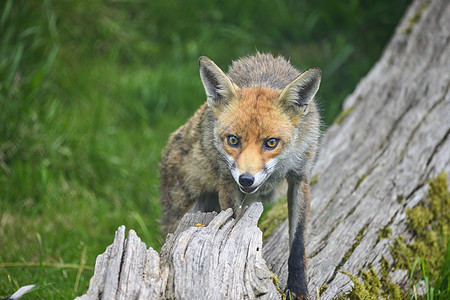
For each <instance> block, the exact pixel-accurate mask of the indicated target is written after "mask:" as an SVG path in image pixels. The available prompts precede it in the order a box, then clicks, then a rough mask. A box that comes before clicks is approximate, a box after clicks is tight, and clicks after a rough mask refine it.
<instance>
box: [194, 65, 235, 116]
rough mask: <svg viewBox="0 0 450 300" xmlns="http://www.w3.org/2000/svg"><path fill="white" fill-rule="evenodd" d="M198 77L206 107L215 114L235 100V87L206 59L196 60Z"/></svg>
mask: <svg viewBox="0 0 450 300" xmlns="http://www.w3.org/2000/svg"><path fill="white" fill-rule="evenodd" d="M198 64H199V68H200V77H201V79H202V83H203V87H204V88H205V92H206V102H207V104H208V106H209V107H210V108H211V109H212V110H213V111H214V112H216V111H217V110H218V109H220V108H221V107H223V106H224V105H226V104H228V103H229V102H230V101H232V100H234V99H235V98H236V90H235V87H234V86H235V85H233V83H232V82H231V80H230V79H229V78H228V76H227V75H226V74H225V73H224V72H223V71H222V70H221V69H220V68H219V67H218V66H217V65H216V64H215V63H214V62H213V61H212V60H211V59H209V58H208V57H206V56H202V57H200V58H199V60H198Z"/></svg>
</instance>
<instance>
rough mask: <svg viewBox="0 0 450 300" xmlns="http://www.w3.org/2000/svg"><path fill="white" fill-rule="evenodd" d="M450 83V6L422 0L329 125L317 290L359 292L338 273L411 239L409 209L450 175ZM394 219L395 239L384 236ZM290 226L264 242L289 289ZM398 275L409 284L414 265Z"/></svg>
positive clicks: (313, 248) (314, 272)
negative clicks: (429, 183) (381, 232)
mask: <svg viewBox="0 0 450 300" xmlns="http://www.w3.org/2000/svg"><path fill="white" fill-rule="evenodd" d="M449 88H450V2H449V1H447V0H436V1H425V0H417V1H414V3H413V4H412V5H411V6H410V8H409V9H408V11H407V13H406V15H405V16H404V17H403V20H402V21H401V23H400V25H399V26H398V27H397V29H396V32H395V35H394V37H393V38H392V40H391V42H390V43H389V45H388V47H387V48H386V49H385V52H384V54H383V56H382V58H381V59H380V60H379V62H378V63H377V64H376V65H375V66H374V67H373V69H372V70H371V71H370V73H369V74H368V75H367V76H366V77H365V78H364V79H363V80H361V82H360V83H359V85H358V87H357V88H356V90H355V91H354V92H353V94H351V95H350V96H349V97H348V98H347V99H346V101H345V104H344V111H347V112H350V113H349V114H348V115H347V116H346V117H345V118H344V119H343V120H342V122H341V123H340V124H335V125H333V126H331V127H330V128H329V129H328V130H327V132H326V135H325V136H324V138H323V146H322V148H321V153H320V155H319V159H318V162H317V164H316V166H315V168H314V170H313V174H314V175H316V176H317V178H318V181H317V183H316V184H315V185H314V186H313V187H312V192H311V216H310V221H309V224H308V226H309V228H308V234H307V249H306V252H307V254H308V279H309V280H308V281H309V290H310V291H311V292H312V291H315V290H316V288H317V287H319V288H320V287H321V286H324V285H327V286H328V289H327V290H326V292H325V293H324V294H323V295H322V296H321V299H330V298H332V297H333V296H335V295H336V294H338V293H341V292H343V291H348V290H349V289H351V286H352V284H351V282H350V280H349V277H348V276H346V275H344V274H342V273H340V272H338V271H339V270H344V271H347V272H350V273H353V274H358V272H359V270H360V269H361V268H362V269H364V268H366V267H368V266H370V265H371V266H374V267H375V268H376V269H377V271H380V259H381V256H382V255H385V256H386V258H387V259H388V260H389V261H390V262H392V258H391V257H390V256H389V245H391V244H392V243H393V239H394V238H395V237H397V236H399V235H400V234H403V235H405V234H406V235H407V229H406V224H405V219H406V214H405V209H406V208H410V207H414V206H416V205H417V204H418V201H420V200H421V199H424V197H425V195H426V194H427V184H426V182H427V181H428V180H429V179H430V178H433V177H436V176H437V175H438V174H439V173H440V172H442V171H446V172H447V173H448V174H450V137H449V134H450V92H449ZM388 224H389V227H390V229H391V230H392V235H391V237H390V238H388V239H381V240H378V235H379V230H380V229H382V228H384V227H385V226H387V225H388ZM287 230H288V227H287V223H286V222H285V223H284V224H282V225H281V227H280V228H278V229H277V231H276V232H275V233H274V234H272V236H271V237H269V238H268V239H267V240H266V241H265V244H264V248H263V250H264V258H265V259H266V261H267V263H268V265H269V266H270V267H271V268H272V271H273V272H275V273H276V274H278V276H279V278H280V279H281V281H282V283H283V284H282V286H283V287H284V286H285V283H286V278H287V268H286V261H287V257H288V252H287V240H288V234H287ZM358 233H362V239H361V241H360V243H359V244H358V246H357V247H356V248H355V249H354V250H353V252H351V250H350V249H351V248H352V246H353V245H354V244H355V239H356V237H357V235H358ZM406 237H407V238H411V237H410V236H409V237H408V236H406ZM280 241H281V242H280ZM280 243H282V246H281V248H282V250H281V251H280ZM349 251H350V252H349ZM345 254H347V255H348V254H350V255H349V256H348V257H345V259H344V256H345ZM390 275H391V276H392V277H393V279H394V281H395V282H396V283H400V284H406V282H407V274H406V271H396V272H393V270H391V273H390Z"/></svg>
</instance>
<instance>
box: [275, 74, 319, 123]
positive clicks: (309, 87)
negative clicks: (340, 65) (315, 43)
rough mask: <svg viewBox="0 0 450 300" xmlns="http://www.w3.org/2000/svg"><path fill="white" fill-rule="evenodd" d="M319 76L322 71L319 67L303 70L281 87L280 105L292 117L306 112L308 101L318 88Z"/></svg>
mask: <svg viewBox="0 0 450 300" xmlns="http://www.w3.org/2000/svg"><path fill="white" fill-rule="evenodd" d="M321 78H322V71H321V70H320V69H319V68H312V69H309V70H307V71H305V72H303V73H302V74H300V75H299V76H298V77H297V78H295V79H294V80H293V81H292V82H291V83H290V84H288V85H287V86H286V87H285V88H284V89H283V91H282V92H281V95H280V97H279V103H280V105H281V106H282V107H283V108H284V109H285V110H286V111H288V112H290V113H292V115H293V117H294V116H295V117H300V116H301V115H305V114H307V113H308V110H309V103H310V102H311V100H312V99H313V98H314V96H315V95H316V93H317V91H318V90H319V86H320V79H321Z"/></svg>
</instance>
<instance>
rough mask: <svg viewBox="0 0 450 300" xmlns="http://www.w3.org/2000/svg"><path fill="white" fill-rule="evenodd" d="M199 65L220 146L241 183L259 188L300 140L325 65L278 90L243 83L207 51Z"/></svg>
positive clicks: (249, 189) (247, 190) (246, 187)
mask: <svg viewBox="0 0 450 300" xmlns="http://www.w3.org/2000/svg"><path fill="white" fill-rule="evenodd" d="M199 66H200V77H201V80H202V83H203V86H204V88H205V92H206V98H207V105H208V107H209V108H210V109H211V110H212V111H213V113H214V116H215V119H216V122H215V128H214V136H215V146H216V148H217V149H218V151H219V152H220V153H221V154H222V155H223V157H224V158H225V160H226V161H227V165H228V168H229V170H230V172H231V175H232V176H233V178H234V180H235V181H236V183H237V185H238V186H239V189H240V190H241V191H242V192H243V193H246V194H251V193H254V192H256V191H257V190H258V189H259V188H260V187H261V186H262V184H263V183H264V182H265V181H266V180H267V179H268V178H269V177H270V175H271V174H272V173H273V171H274V170H275V166H276V165H277V164H278V163H279V162H280V161H281V160H282V159H283V158H284V157H285V156H286V154H287V153H288V152H289V149H290V147H291V146H292V145H294V143H295V142H296V139H297V138H298V137H297V135H298V134H297V130H296V129H297V127H298V126H299V123H300V120H301V118H302V116H304V115H306V114H308V111H309V108H310V105H311V101H312V100H313V98H314V96H315V94H316V93H317V90H318V89H319V85H320V79H321V71H320V69H318V68H313V69H309V70H307V71H305V72H303V73H301V74H300V75H299V76H298V77H297V78H295V79H294V80H293V81H292V82H291V83H289V84H288V85H287V86H286V87H285V88H284V89H283V90H276V89H272V88H269V87H263V86H261V87H245V88H240V87H238V86H237V85H236V84H234V83H233V82H232V81H231V79H230V78H229V77H228V76H227V75H226V74H225V73H224V72H223V71H222V70H221V69H220V68H219V67H218V66H217V65H216V64H215V63H214V62H213V61H212V60H210V59H209V58H207V57H204V56H203V57H200V59H199ZM274 76H276V75H275V74H274Z"/></svg>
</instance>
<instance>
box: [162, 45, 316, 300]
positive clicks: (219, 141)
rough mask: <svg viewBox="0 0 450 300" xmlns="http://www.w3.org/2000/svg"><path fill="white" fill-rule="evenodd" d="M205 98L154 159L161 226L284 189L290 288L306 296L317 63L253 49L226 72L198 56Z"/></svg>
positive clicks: (172, 227)
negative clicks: (296, 63) (304, 66)
mask: <svg viewBox="0 0 450 300" xmlns="http://www.w3.org/2000/svg"><path fill="white" fill-rule="evenodd" d="M199 67H200V77H201V80H202V83H203V86H204V88H205V92H206V102H205V103H204V104H203V105H202V106H201V107H200V108H199V109H198V110H197V112H196V113H195V114H194V116H193V117H191V118H190V119H189V120H188V121H187V123H186V124H184V125H183V126H181V127H180V128H178V130H176V131H175V132H174V133H173V134H172V135H171V136H170V138H169V141H168V143H167V146H166V148H165V150H164V152H163V156H162V161H161V164H160V178H161V187H160V191H161V193H160V200H161V205H162V220H161V221H162V225H163V232H164V233H167V232H173V231H174V230H175V229H176V226H177V225H178V221H179V220H180V219H181V217H182V216H183V215H184V214H185V213H188V212H196V211H218V212H219V211H220V210H225V209H227V208H230V207H231V208H233V210H234V212H235V214H239V212H240V210H241V207H243V204H244V205H248V204H249V203H251V202H253V201H262V202H267V201H272V200H273V199H276V198H278V197H280V196H281V193H282V192H283V191H284V192H286V185H287V198H288V210H289V244H290V255H289V260H288V270H289V276H288V288H289V291H290V295H291V296H292V297H293V298H298V299H307V298H308V292H307V282H306V258H305V246H304V244H305V243H304V236H305V231H306V224H307V220H308V216H309V206H310V204H309V201H310V199H309V189H310V185H309V182H310V177H311V168H312V164H313V163H314V161H315V157H316V153H317V148H318V140H319V135H320V129H319V128H320V117H319V113H318V109H317V105H316V103H315V100H314V97H315V94H316V93H317V90H318V89H319V85H320V80H321V71H320V69H318V68H313V69H309V70H307V71H305V72H299V71H298V70H297V69H296V68H294V67H293V66H292V65H291V64H290V63H289V62H288V61H287V60H286V59H284V58H282V57H273V56H272V55H270V54H260V53H257V54H255V55H254V56H248V57H244V58H241V59H239V60H237V61H234V62H233V63H232V65H231V66H230V68H229V70H228V74H225V73H224V72H223V71H222V70H221V69H220V68H219V67H218V66H217V65H216V64H215V63H214V62H213V61H212V60H210V59H209V58H207V57H200V59H199Z"/></svg>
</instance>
